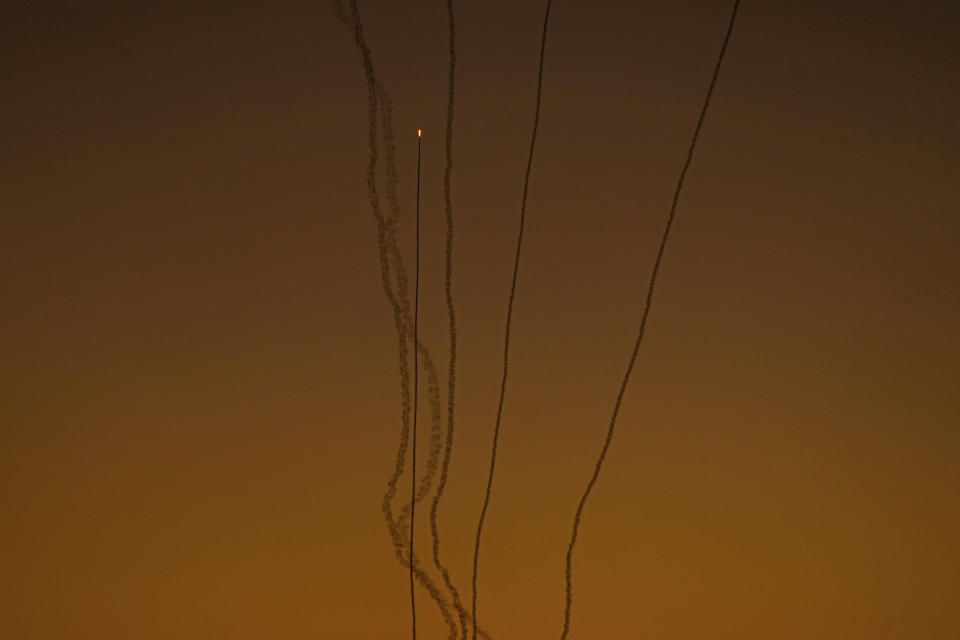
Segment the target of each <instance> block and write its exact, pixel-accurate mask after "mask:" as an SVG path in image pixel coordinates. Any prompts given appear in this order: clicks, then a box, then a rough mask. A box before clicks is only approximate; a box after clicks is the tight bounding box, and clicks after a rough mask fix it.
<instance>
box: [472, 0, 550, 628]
mask: <svg viewBox="0 0 960 640" xmlns="http://www.w3.org/2000/svg"><path fill="white" fill-rule="evenodd" d="M552 4H553V0H547V8H546V10H545V11H544V14H543V35H542V36H541V39H540V63H539V66H538V70H537V103H536V107H535V108H534V112H533V133H532V134H531V135H530V154H529V156H528V157H527V170H526V173H525V174H524V177H523V197H522V199H521V201H520V226H519V230H518V232H517V249H516V252H515V253H514V256H513V277H512V280H511V282H510V297H509V299H508V302H507V323H506V330H505V335H504V340H503V376H502V377H501V379H500V399H499V400H498V402H497V417H496V421H495V422H494V427H493V445H492V447H491V450H490V469H489V474H488V476H487V490H486V493H485V495H484V498H483V507H482V508H481V510H480V520H479V522H478V523H477V535H476V539H475V540H474V544H473V576H472V579H471V600H472V607H471V618H472V619H473V620H474V621H476V620H477V568H478V567H479V563H480V538H481V536H482V534H483V523H484V519H485V518H486V516H487V508H488V507H489V506H490V494H491V492H492V490H493V473H494V469H495V467H496V462H497V444H498V442H499V438H500V419H501V417H502V416H503V400H504V397H505V395H506V392H507V372H508V369H509V365H510V324H511V321H512V319H513V301H514V297H515V296H516V293H517V274H518V272H519V270H520V252H521V249H522V247H523V226H524V222H525V221H526V215H527V192H528V189H529V186H530V169H531V167H532V166H533V151H534V149H535V147H536V144H537V126H538V125H539V123H540V100H541V96H542V93H543V59H544V54H545V52H546V48H547V26H548V25H549V23H550V6H551V5H552ZM476 638H477V634H476V631H474V634H473V640H476Z"/></svg>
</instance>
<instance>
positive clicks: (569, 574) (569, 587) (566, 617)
mask: <svg viewBox="0 0 960 640" xmlns="http://www.w3.org/2000/svg"><path fill="white" fill-rule="evenodd" d="M739 5H740V0H734V3H733V10H732V11H731V14H730V22H729V24H728V25H727V32H726V35H725V36H724V39H723V45H722V46H721V47H720V53H719V55H718V56H717V62H716V65H715V66H714V69H713V77H712V78H711V79H710V87H709V88H708V89H707V95H706V97H705V98H704V101H703V107H702V108H701V110H700V117H699V118H698V119H697V126H696V128H695V129H694V131H693V137H692V138H691V140H690V146H689V148H688V150H687V158H686V161H685V162H684V164H683V169H681V171H680V177H679V179H678V180H677V187H676V189H675V191H674V193H673V202H672V204H671V205H670V215H669V216H668V217H667V224H666V227H665V228H664V230H663V236H662V237H661V238H660V247H659V249H658V250H657V258H656V260H655V261H654V263H653V271H652V272H651V274H650V283H649V285H648V288H647V297H646V302H645V303H644V308H643V315H642V316H641V318H640V328H639V330H638V332H637V339H636V341H635V342H634V345H633V350H632V351H631V353H630V361H629V363H628V364H627V370H626V372H625V373H624V375H623V380H622V381H621V383H620V390H619V391H618V392H617V399H616V402H614V405H613V415H612V416H611V417H610V424H609V426H608V427H607V435H606V438H605V439H604V442H603V448H602V449H601V450H600V456H599V457H598V458H597V462H596V465H595V466H594V469H593V475H592V476H591V477H590V481H589V482H588V483H587V488H586V489H585V490H584V492H583V496H581V498H580V503H579V504H578V505H577V512H576V515H575V516H574V518H573V533H572V534H571V536H570V545H569V547H568V548H567V566H566V596H567V601H566V607H565V608H564V613H563V633H561V635H560V640H565V638H566V637H567V634H568V633H569V632H570V609H571V607H572V605H573V549H574V546H575V545H576V544H577V533H578V531H579V528H580V518H581V516H582V515H583V507H584V505H585V504H586V503H587V498H589V497H590V492H591V491H592V490H593V487H594V485H595V484H596V482H597V477H599V475H600V468H601V467H602V466H603V461H604V459H606V457H607V451H608V450H609V448H610V441H611V440H612V439H613V430H614V427H615V426H616V423H617V416H618V415H619V413H620V405H621V403H622V402H623V395H624V392H625V391H626V389H627V383H628V382H629V381H630V374H631V373H632V372H633V366H634V363H635V362H636V360H637V352H638V351H639V350H640V343H641V342H642V341H643V333H644V329H645V328H646V325H647V318H648V316H649V315H650V305H651V303H652V302H653V288H654V285H655V284H656V281H657V274H658V273H659V271H660V263H661V261H662V259H663V252H664V249H665V247H666V245H667V239H668V238H669V236H670V228H671V227H672V226H673V220H674V217H675V215H676V212H677V202H678V201H679V199H680V191H681V190H682V189H683V181H684V178H685V177H686V175H687V170H688V169H689V168H690V163H691V161H692V160H693V152H694V149H695V148H696V146H697V138H698V137H699V135H700V129H701V127H702V126H703V121H704V118H706V115H707V109H708V108H709V106H710V98H711V96H712V95H713V89H714V87H715V86H716V84H717V77H718V76H719V75H720V65H721V64H722V63H723V57H724V55H725V54H726V52H727V44H728V43H729V42H730V35H731V34H732V33H733V25H734V22H735V21H736V19H737V8H738V7H739Z"/></svg>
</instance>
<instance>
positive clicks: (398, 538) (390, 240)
mask: <svg viewBox="0 0 960 640" xmlns="http://www.w3.org/2000/svg"><path fill="white" fill-rule="evenodd" d="M332 5H333V9H334V12H335V14H336V15H337V17H338V18H339V19H340V20H341V22H343V23H344V24H345V25H346V26H347V28H349V29H350V30H351V32H352V33H353V35H354V39H355V43H356V46H357V49H358V51H359V53H360V57H361V61H362V64H363V69H364V76H365V79H366V83H367V94H368V116H369V122H368V124H369V136H368V145H369V150H370V160H369V163H368V169H367V187H368V189H367V191H368V199H369V201H370V206H371V210H372V212H373V214H374V218H375V220H376V222H377V234H378V248H379V252H380V266H381V281H382V286H383V290H384V294H385V296H386V297H387V300H388V302H389V303H390V306H391V309H392V312H393V318H394V325H395V328H396V330H397V335H398V368H399V370H400V386H401V434H400V442H399V445H398V448H397V457H396V462H395V465H394V471H393V473H392V474H391V476H390V478H389V480H388V481H387V491H386V493H385V494H384V496H383V500H382V505H381V507H382V510H383V512H384V516H385V519H386V521H387V528H388V531H389V533H390V537H391V540H392V542H393V546H394V552H395V554H396V556H397V559H398V561H399V562H400V564H401V566H403V567H408V568H409V567H410V566H412V567H413V573H414V576H415V577H416V579H417V581H418V582H419V583H420V584H421V586H423V588H424V589H425V590H426V591H427V592H428V594H429V595H430V597H431V599H432V600H433V601H434V603H435V604H436V606H437V607H438V609H439V611H440V613H441V615H442V616H443V618H444V620H445V621H446V622H447V625H448V627H449V628H450V636H449V638H450V640H455V638H456V626H457V625H456V623H455V622H454V621H453V618H452V616H451V614H450V608H451V605H450V603H449V602H448V601H447V599H446V598H445V597H444V595H443V594H442V592H441V591H440V589H439V588H438V587H437V586H436V584H435V583H434V582H433V581H432V579H431V578H430V577H429V575H428V574H427V573H426V571H424V570H423V568H422V567H421V566H420V565H419V563H418V560H417V558H416V556H415V555H407V556H404V551H405V547H406V531H405V527H404V525H405V522H406V517H408V516H409V514H410V512H411V510H412V505H413V503H415V502H418V501H420V500H422V499H423V498H424V497H425V496H426V495H427V493H428V492H429V487H430V483H431V482H432V478H433V476H434V475H435V473H436V469H437V458H438V456H439V448H440V446H439V437H440V436H439V432H440V408H439V394H438V391H439V389H438V384H437V376H436V370H435V368H434V365H433V361H432V358H431V357H430V353H429V351H428V349H427V348H426V346H425V345H424V344H423V343H422V342H421V341H419V340H416V341H415V348H416V349H417V352H418V353H419V354H420V356H421V357H422V358H423V360H424V369H425V371H426V373H427V378H428V389H427V391H428V397H429V399H430V405H431V425H432V429H431V446H430V456H429V458H428V460H427V464H426V473H425V475H424V478H423V480H422V481H421V483H420V488H419V490H418V492H417V495H416V496H415V498H414V500H413V501H412V502H411V503H408V504H405V505H404V506H403V507H402V509H401V511H400V514H399V515H398V516H397V517H396V518H395V517H394V515H393V507H392V503H393V500H394V497H395V495H396V490H397V483H398V481H399V478H400V476H401V475H402V473H403V469H404V461H405V458H406V450H407V446H408V441H409V437H410V421H409V420H410V419H409V414H410V400H409V398H410V380H409V371H408V364H409V363H408V351H407V346H406V339H407V337H408V335H409V334H410V332H411V328H410V320H409V318H410V316H409V303H408V302H407V286H406V283H407V280H406V271H405V269H404V267H403V260H402V255H401V252H400V250H399V246H398V245H397V242H396V232H395V224H394V223H395V222H396V220H397V218H398V216H399V202H398V200H397V198H396V183H397V180H396V168H395V162H394V156H395V149H394V142H393V140H394V138H393V128H392V124H391V115H390V102H389V97H388V95H387V92H386V89H385V88H384V87H383V85H382V84H381V83H380V82H379V80H378V79H377V77H376V73H375V71H374V68H373V64H372V56H371V53H370V49H369V47H368V46H367V44H366V41H365V38H364V34H363V24H362V21H361V19H360V13H359V8H358V6H357V2H356V0H351V3H350V12H349V13H348V11H347V9H346V7H345V6H344V5H343V3H342V1H341V0H332ZM378 108H379V110H380V111H381V118H382V119H381V121H380V124H381V129H380V133H381V136H382V138H383V142H384V146H385V151H386V154H385V155H386V158H385V165H386V174H387V175H386V182H387V194H388V200H389V203H390V206H391V215H390V216H389V217H385V216H384V215H383V214H382V211H381V207H380V201H379V197H378V194H377V188H376V167H377V160H378V146H377V129H378V118H377V111H378ZM391 264H392V270H393V272H394V274H395V277H396V280H397V295H395V294H394V291H393V286H392V284H391V278H390V272H391ZM448 449H449V445H448ZM447 459H449V453H448V454H447ZM436 535H437V534H436V529H435V526H434V540H435V541H436ZM447 577H448V576H447ZM454 608H455V609H456V610H457V613H458V616H459V617H460V618H461V620H462V619H463V618H464V617H465V616H466V612H465V610H464V609H463V606H462V605H460V604H459V602H458V603H457V606H455V607H454ZM479 635H480V636H481V637H483V638H485V639H489V638H490V635H489V634H487V633H486V632H485V631H483V630H482V629H481V630H479Z"/></svg>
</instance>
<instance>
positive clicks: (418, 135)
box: [417, 129, 421, 138]
mask: <svg viewBox="0 0 960 640" xmlns="http://www.w3.org/2000/svg"><path fill="white" fill-rule="evenodd" d="M420 133H421V132H420V129H417V137H418V138H419V137H420Z"/></svg>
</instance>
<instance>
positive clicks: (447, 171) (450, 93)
mask: <svg viewBox="0 0 960 640" xmlns="http://www.w3.org/2000/svg"><path fill="white" fill-rule="evenodd" d="M447 21H448V33H449V54H448V72H447V126H446V132H445V136H444V149H445V151H446V163H445V165H444V172H443V204H444V211H445V213H446V223H447V234H446V263H445V270H444V280H443V290H444V296H445V298H446V303H447V318H448V325H449V329H450V359H449V363H448V367H447V433H446V446H445V448H444V452H443V463H442V466H441V469H440V481H439V482H438V483H437V492H436V493H435V494H434V496H433V502H432V503H431V505H430V531H431V532H432V535H433V564H434V566H436V568H437V570H439V571H440V574H441V575H442V576H443V581H444V583H445V584H446V586H447V589H448V590H449V592H450V595H451V597H452V599H453V606H454V607H455V608H456V610H457V615H458V618H459V621H460V633H461V638H462V640H466V637H467V612H466V609H464V607H463V603H462V602H461V601H460V593H459V592H458V591H457V588H456V586H454V584H453V580H452V579H451V578H450V573H449V571H447V568H446V567H445V566H444V565H443V562H441V560H440V527H439V525H438V524H437V514H438V512H439V509H440V502H441V500H442V499H443V492H444V489H446V486H447V475H448V472H449V469H450V457H451V454H452V452H453V436H454V408H455V405H456V402H455V399H456V386H457V317H456V313H455V309H454V304H453V200H452V196H451V188H452V187H451V183H452V180H453V116H454V98H455V94H456V70H457V51H456V21H455V19H454V12H453V0H447ZM470 621H471V622H472V621H475V617H474V616H470ZM476 632H477V631H476V629H474V635H476Z"/></svg>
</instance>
